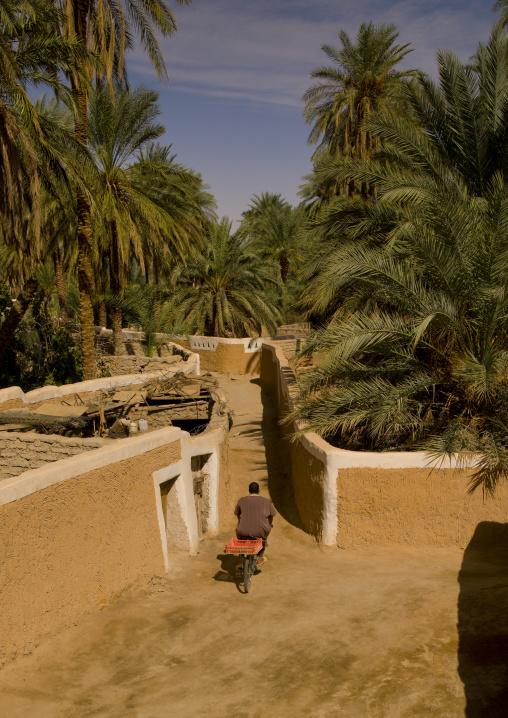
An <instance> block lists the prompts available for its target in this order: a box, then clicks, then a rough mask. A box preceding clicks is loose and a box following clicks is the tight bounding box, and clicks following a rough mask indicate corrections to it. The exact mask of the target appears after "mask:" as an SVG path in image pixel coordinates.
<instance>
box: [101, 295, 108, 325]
mask: <svg viewBox="0 0 508 718" xmlns="http://www.w3.org/2000/svg"><path fill="white" fill-rule="evenodd" d="M107 322H108V313H107V311H106V302H105V301H104V297H101V299H99V324H100V326H101V327H104V328H105V327H107Z"/></svg>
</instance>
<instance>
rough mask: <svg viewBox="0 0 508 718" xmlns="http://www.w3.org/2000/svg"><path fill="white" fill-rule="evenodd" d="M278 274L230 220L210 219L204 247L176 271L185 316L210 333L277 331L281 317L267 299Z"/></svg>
mask: <svg viewBox="0 0 508 718" xmlns="http://www.w3.org/2000/svg"><path fill="white" fill-rule="evenodd" d="M273 283H274V280H273V277H272V276H271V275H270V271H269V269H268V268H266V266H263V264H262V263H261V262H260V260H259V257H257V256H256V254H255V253H254V252H253V251H252V250H251V248H250V247H249V244H248V243H246V242H245V241H244V238H243V236H242V234H241V233H238V232H237V233H234V234H232V233H231V222H230V221H229V220H228V219H227V217H224V218H223V219H222V220H221V222H220V223H215V222H213V223H209V224H208V227H207V232H206V239H205V243H204V247H203V248H202V249H200V250H198V251H197V252H196V253H195V256H194V257H192V258H191V259H190V260H189V263H188V265H187V266H186V267H184V268H180V270H179V272H178V277H177V287H179V288H180V291H179V292H178V300H179V302H180V306H181V309H180V320H181V321H182V322H183V321H185V323H186V325H187V326H188V328H189V331H190V332H193V333H204V334H206V335H207V336H217V337H227V336H251V335H252V333H253V332H257V333H260V332H261V330H262V327H266V328H267V329H268V330H269V331H273V330H274V329H275V326H276V322H277V321H278V319H279V318H280V315H279V312H278V310H277V309H276V308H275V307H273V306H272V305H271V304H270V303H269V302H268V301H267V299H266V294H265V292H266V288H267V286H268V285H269V284H273Z"/></svg>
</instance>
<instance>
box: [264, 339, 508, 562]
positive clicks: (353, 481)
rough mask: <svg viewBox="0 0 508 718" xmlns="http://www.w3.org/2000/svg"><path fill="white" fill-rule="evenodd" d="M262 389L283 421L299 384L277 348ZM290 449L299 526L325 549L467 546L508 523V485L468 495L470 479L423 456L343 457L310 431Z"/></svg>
mask: <svg viewBox="0 0 508 718" xmlns="http://www.w3.org/2000/svg"><path fill="white" fill-rule="evenodd" d="M261 383H262V385H263V387H264V388H265V389H266V390H268V391H270V392H272V393H273V394H274V396H275V397H276V399H277V405H278V407H279V414H280V416H283V415H284V413H285V412H286V411H287V409H288V408H290V407H291V406H292V399H293V397H294V395H295V392H296V384H295V377H294V374H293V372H292V370H291V367H290V366H289V364H288V361H287V360H286V358H285V356H284V354H283V352H282V350H281V348H280V347H279V346H275V345H270V344H268V343H266V344H264V345H263V348H262V356H261ZM295 428H298V427H296V426H294V425H293V426H289V427H287V428H286V432H287V433H288V434H289V433H291V431H293V430H294V429H295ZM300 429H301V427H300ZM288 444H289V453H290V464H291V478H292V483H293V489H294V494H295V499H296V504H297V507H298V510H299V512H300V517H301V520H302V524H303V526H304V527H305V529H306V530H307V531H308V532H309V533H311V534H312V535H313V536H315V537H316V538H317V539H318V540H319V541H321V542H322V543H324V544H329V545H331V544H334V543H338V545H339V546H341V547H343V548H357V547H362V546H372V545H377V546H386V545H400V544H409V545H411V546H459V547H465V546H466V545H467V544H468V543H469V541H470V540H471V537H472V536H473V534H474V532H475V529H476V527H477V525H478V524H479V523H480V522H482V521H500V522H504V521H506V513H507V511H508V486H507V485H501V486H500V487H499V488H498V490H497V492H496V495H495V497H494V498H491V497H485V498H484V497H483V495H482V492H481V490H480V491H477V492H476V493H475V494H473V495H469V494H468V493H467V487H468V481H469V478H470V472H468V471H464V470H459V469H457V468H456V467H455V465H454V464H453V463H451V465H449V466H447V467H446V468H432V467H431V466H430V462H429V459H428V456H427V455H426V454H425V453H423V452H384V453H382V452H380V453H375V452H354V451H342V450H341V449H337V448H335V447H333V446H331V445H330V444H328V443H327V442H326V441H324V440H323V439H321V437H319V436H318V435H317V434H314V433H313V432H306V433H304V434H303V435H302V436H301V438H300V439H298V440H297V441H289V440H288ZM431 468H432V470H431Z"/></svg>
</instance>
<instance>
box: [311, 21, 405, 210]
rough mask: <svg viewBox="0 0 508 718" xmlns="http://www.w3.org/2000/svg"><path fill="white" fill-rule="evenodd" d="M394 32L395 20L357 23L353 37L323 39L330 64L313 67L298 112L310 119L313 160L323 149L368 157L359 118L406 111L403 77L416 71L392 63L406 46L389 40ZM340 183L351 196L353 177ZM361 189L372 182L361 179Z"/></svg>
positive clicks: (371, 145)
mask: <svg viewBox="0 0 508 718" xmlns="http://www.w3.org/2000/svg"><path fill="white" fill-rule="evenodd" d="M398 36H399V33H398V32H397V29H396V27H395V25H388V26H387V25H384V24H381V25H374V24H373V23H372V22H370V23H368V24H365V23H362V24H361V25H360V27H359V29H358V33H357V35H356V41H355V42H354V43H353V42H352V41H351V39H350V37H349V35H348V34H347V33H346V32H344V31H343V30H341V31H340V33H339V37H340V41H341V48H336V47H333V46H332V45H323V47H322V50H323V52H324V53H325V54H326V56H327V58H328V59H329V60H331V61H332V63H333V65H332V66H322V67H318V68H317V69H316V70H313V71H312V73H311V77H312V78H313V79H315V80H317V81H316V82H315V83H314V84H312V85H311V86H310V87H309V89H308V90H307V91H306V92H305V94H304V95H303V100H304V102H305V108H304V112H303V115H304V118H305V121H306V122H307V124H309V125H312V130H311V133H310V135H309V143H310V144H313V145H315V144H318V149H317V151H316V153H315V154H314V158H315V159H316V160H318V159H320V158H326V157H327V156H329V155H331V156H332V157H334V156H336V155H340V156H345V157H354V158H355V159H362V160H368V159H369V157H370V156H371V153H372V151H373V150H374V149H375V148H376V140H375V139H373V137H372V134H371V133H370V132H369V131H368V130H366V129H365V127H364V122H365V119H366V118H367V117H368V116H369V115H370V114H371V113H372V112H380V111H384V112H386V113H389V114H393V113H397V114H400V113H401V112H405V111H406V109H407V102H406V99H405V90H406V87H407V81H408V80H409V79H410V78H412V77H414V76H415V75H416V71H415V70H396V69H395V67H396V66H397V65H398V64H399V63H400V62H401V61H402V60H403V59H404V58H405V57H406V55H407V54H408V53H409V52H411V49H410V46H409V44H405V45H396V44H394V43H395V42H396V40H397V38H398ZM346 186H347V193H348V195H349V197H353V195H354V193H355V183H354V182H353V181H352V180H349V179H348V181H347V182H346ZM337 190H338V191H339V192H341V191H342V187H339V188H337ZM361 191H362V195H363V196H369V195H370V194H371V191H372V188H371V187H368V186H366V185H365V183H363V184H362V186H361Z"/></svg>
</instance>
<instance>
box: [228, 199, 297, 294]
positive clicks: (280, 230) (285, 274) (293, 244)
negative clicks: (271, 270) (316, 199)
mask: <svg viewBox="0 0 508 718" xmlns="http://www.w3.org/2000/svg"><path fill="white" fill-rule="evenodd" d="M246 214H247V213H244V217H245V215H246ZM247 217H249V215H247ZM305 221H306V214H305V210H304V208H303V206H300V207H297V208H293V207H290V206H289V205H288V204H284V205H281V206H279V207H270V208H268V209H266V210H265V211H264V212H262V213H259V215H257V216H251V217H250V218H248V221H247V222H246V221H245V219H244V221H243V222H242V228H244V229H246V231H247V232H248V234H249V237H250V238H251V240H252V246H253V248H254V249H255V250H256V251H258V252H259V254H260V256H261V257H262V258H263V259H265V260H267V261H268V262H272V263H276V264H277V266H278V274H279V276H280V279H281V281H282V283H283V284H286V283H287V282H288V279H289V273H290V269H294V270H296V268H297V266H298V264H299V262H300V261H301V260H302V258H303V248H304V244H305V240H306V234H305V232H304V224H305Z"/></svg>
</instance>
